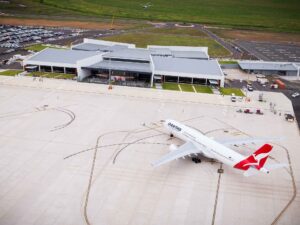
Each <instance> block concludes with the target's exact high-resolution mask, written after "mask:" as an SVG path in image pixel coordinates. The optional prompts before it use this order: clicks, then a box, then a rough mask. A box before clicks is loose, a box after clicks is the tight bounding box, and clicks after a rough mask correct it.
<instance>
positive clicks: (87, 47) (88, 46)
mask: <svg viewBox="0 0 300 225" xmlns="http://www.w3.org/2000/svg"><path fill="white" fill-rule="evenodd" d="M126 48H128V47H127V46H124V45H113V46H108V45H100V44H92V43H81V44H78V45H75V46H73V47H72V49H73V50H83V51H101V52H112V51H116V50H120V49H126Z"/></svg>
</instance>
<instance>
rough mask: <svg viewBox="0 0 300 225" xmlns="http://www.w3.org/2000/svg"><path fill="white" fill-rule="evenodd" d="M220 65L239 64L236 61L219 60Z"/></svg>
mask: <svg viewBox="0 0 300 225" xmlns="http://www.w3.org/2000/svg"><path fill="white" fill-rule="evenodd" d="M219 63H220V64H238V62H237V61H235V60H219Z"/></svg>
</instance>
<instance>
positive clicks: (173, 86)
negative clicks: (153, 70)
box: [162, 83, 180, 91]
mask: <svg viewBox="0 0 300 225" xmlns="http://www.w3.org/2000/svg"><path fill="white" fill-rule="evenodd" d="M162 88H163V89H165V90H171V91H180V89H179V87H178V84H177V83H163V84H162Z"/></svg>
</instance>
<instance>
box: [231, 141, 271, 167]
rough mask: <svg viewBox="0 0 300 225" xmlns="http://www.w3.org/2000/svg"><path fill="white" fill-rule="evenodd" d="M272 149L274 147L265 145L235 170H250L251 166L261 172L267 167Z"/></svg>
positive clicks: (238, 164) (241, 162)
mask: <svg viewBox="0 0 300 225" xmlns="http://www.w3.org/2000/svg"><path fill="white" fill-rule="evenodd" d="M272 148H273V146H271V145H269V144H265V145H263V146H262V147H260V148H259V149H258V150H257V151H256V152H254V153H253V154H252V155H250V156H249V157H248V158H246V159H244V160H242V161H240V162H239V163H237V164H236V165H235V166H234V168H237V169H240V170H248V169H249V167H250V166H254V167H255V168H256V169H258V170H260V169H261V168H262V167H263V166H264V165H265V163H266V161H267V159H268V157H269V154H270V152H271V150H272Z"/></svg>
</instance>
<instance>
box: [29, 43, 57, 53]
mask: <svg viewBox="0 0 300 225" xmlns="http://www.w3.org/2000/svg"><path fill="white" fill-rule="evenodd" d="M45 48H55V49H62V48H58V47H54V46H51V45H50V46H48V45H44V44H35V45H30V46H27V47H25V48H24V49H26V50H31V51H35V52H39V51H42V50H44V49H45Z"/></svg>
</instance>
